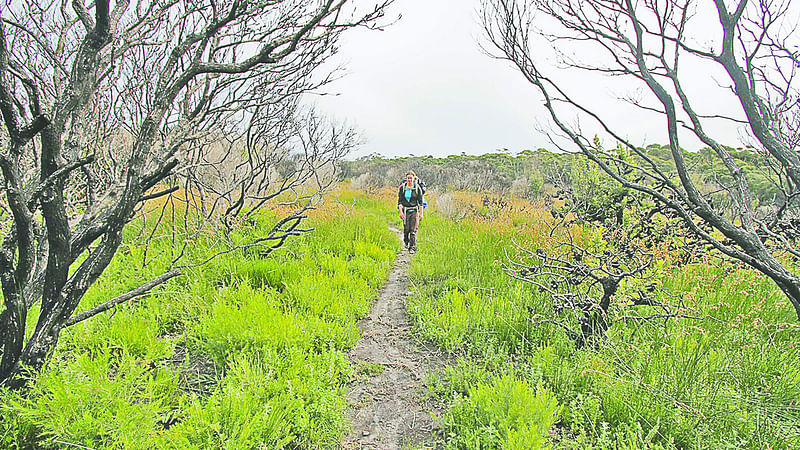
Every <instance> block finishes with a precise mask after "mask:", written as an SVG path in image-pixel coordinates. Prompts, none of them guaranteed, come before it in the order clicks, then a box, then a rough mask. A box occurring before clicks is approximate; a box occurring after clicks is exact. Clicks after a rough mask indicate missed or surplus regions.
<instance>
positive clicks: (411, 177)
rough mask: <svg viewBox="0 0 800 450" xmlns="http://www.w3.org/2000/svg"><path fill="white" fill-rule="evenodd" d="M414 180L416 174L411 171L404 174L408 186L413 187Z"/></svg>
mask: <svg viewBox="0 0 800 450" xmlns="http://www.w3.org/2000/svg"><path fill="white" fill-rule="evenodd" d="M415 178H417V174H415V173H414V171H413V170H409V171H408V172H407V173H406V183H408V185H409V186H413V185H414V179H415Z"/></svg>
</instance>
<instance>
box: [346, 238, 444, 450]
mask: <svg viewBox="0 0 800 450" xmlns="http://www.w3.org/2000/svg"><path fill="white" fill-rule="evenodd" d="M393 231H395V232H397V233H398V234H399V233H400V232H399V231H398V230H393ZM410 261H411V255H409V253H408V252H407V251H405V250H402V251H401V252H400V253H399V254H398V256H397V259H395V261H394V265H393V267H392V270H391V272H390V273H389V279H388V281H387V282H386V284H385V285H384V286H383V288H382V289H381V291H380V293H379V295H378V299H377V300H376V301H375V303H374V305H373V306H372V310H371V311H370V313H369V315H368V316H367V317H366V318H364V319H363V320H362V321H361V322H360V323H359V327H360V328H361V330H362V331H363V333H364V336H363V337H362V338H361V340H359V341H358V342H357V343H356V345H355V347H354V348H353V350H352V351H351V352H350V360H351V361H353V363H354V364H355V365H356V366H357V367H362V368H364V367H367V368H369V369H368V370H364V372H365V373H366V374H368V375H363V376H360V377H358V378H359V379H358V380H357V381H356V382H355V383H354V385H353V386H351V387H350V390H349V391H348V393H347V397H348V400H349V402H350V408H351V410H350V423H351V425H352V429H351V433H350V435H349V436H347V437H346V438H345V439H344V440H342V443H341V444H342V447H343V448H345V449H402V448H408V447H413V448H430V447H428V446H427V445H426V443H429V442H431V441H432V437H433V432H434V430H435V427H436V424H435V422H434V419H433V416H432V414H434V413H439V412H440V411H439V410H438V408H437V407H436V405H434V404H432V403H431V402H428V401H426V399H425V398H424V397H425V394H424V386H423V381H424V376H425V374H426V373H428V372H429V371H431V370H433V369H436V368H439V367H441V366H442V365H443V364H444V363H443V359H442V358H441V356H440V355H439V354H438V353H437V351H436V350H435V349H433V348H429V347H428V346H426V345H424V344H422V343H420V342H418V341H416V340H414V339H413V338H412V336H411V335H410V328H411V321H410V320H409V318H408V314H407V313H406V299H407V297H408V266H409V262H410ZM365 378H366V379H365Z"/></svg>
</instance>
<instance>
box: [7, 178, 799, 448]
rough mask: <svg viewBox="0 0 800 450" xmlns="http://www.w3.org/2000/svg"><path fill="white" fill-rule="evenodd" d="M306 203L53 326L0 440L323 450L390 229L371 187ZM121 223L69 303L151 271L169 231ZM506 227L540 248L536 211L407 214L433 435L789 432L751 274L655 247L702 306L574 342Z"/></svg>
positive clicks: (768, 291)
mask: <svg viewBox="0 0 800 450" xmlns="http://www.w3.org/2000/svg"><path fill="white" fill-rule="evenodd" d="M326 201H328V202H334V203H329V204H328V205H327V206H326V208H325V211H324V212H323V213H322V214H320V215H318V216H316V217H314V218H312V219H310V221H309V224H310V225H312V226H313V227H315V228H316V231H315V232H314V233H312V234H310V235H308V236H304V237H300V238H296V239H293V240H291V241H289V243H288V244H287V245H286V247H285V248H282V249H281V250H279V251H276V252H275V253H273V254H272V255H270V256H269V257H268V258H262V257H260V256H259V250H260V249H257V248H254V249H250V250H248V251H239V252H232V253H224V254H222V255H220V256H218V257H217V258H215V259H213V260H212V261H211V262H210V263H208V264H206V265H202V266H198V267H194V268H191V269H188V272H187V275H186V276H184V277H180V278H177V279H173V280H171V281H170V282H168V283H167V284H166V285H165V286H163V287H162V288H160V289H159V290H158V291H157V292H156V293H155V295H152V296H149V297H146V298H142V299H137V300H134V301H132V302H131V303H129V304H125V305H122V306H120V307H118V308H117V309H116V310H115V311H113V312H108V313H106V314H102V315H100V316H97V317H95V318H92V319H90V320H88V321H86V322H83V323H80V324H78V325H76V326H74V327H71V328H69V329H67V330H65V331H64V332H63V333H62V335H61V339H60V342H59V344H58V347H57V348H56V350H55V353H54V355H53V357H52V359H51V360H50V362H49V363H48V364H47V365H46V367H45V368H44V369H43V371H42V372H41V374H39V376H38V377H37V378H36V379H35V381H33V382H32V384H31V389H30V390H29V391H26V392H0V448H31V447H39V448H63V447H68V446H74V445H80V446H85V447H91V448H130V449H139V448H176V449H177V448H258V447H261V448H320V447H322V448H329V447H336V446H337V444H338V442H339V439H340V438H341V436H342V435H343V434H344V433H345V432H346V430H347V427H348V424H347V423H346V420H345V416H346V414H345V411H346V407H347V405H346V401H345V399H344V389H345V385H346V383H347V382H348V381H350V380H354V379H355V380H358V379H361V378H363V377H366V376H370V375H375V374H378V373H380V372H381V371H382V370H383V366H379V365H371V364H359V365H355V366H353V365H352V364H351V363H350V362H349V361H348V359H347V357H346V353H347V351H348V350H349V349H350V348H351V347H352V346H353V345H354V343H355V342H356V341H357V340H358V339H359V337H360V332H359V330H358V328H357V326H356V322H357V320H358V319H359V318H361V317H363V316H364V315H365V314H366V313H367V312H368V310H369V308H370V302H371V299H372V298H374V296H375V293H376V292H377V290H378V288H379V287H380V286H381V285H382V284H383V283H384V281H385V278H386V275H387V271H388V269H389V265H390V263H391V261H392V259H393V258H394V255H395V253H396V251H397V250H398V247H399V243H398V241H397V239H396V236H395V235H394V234H393V233H392V232H391V231H389V230H388V229H387V226H386V225H387V223H388V222H389V221H392V220H395V221H396V220H397V219H396V218H395V214H396V212H395V210H394V209H393V208H392V205H391V203H389V202H386V201H384V200H381V199H379V198H370V197H364V196H360V195H355V194H353V193H348V192H345V193H340V194H338V198H337V197H329V198H327V199H326ZM351 206H352V207H351ZM271 220H272V218H271V217H269V216H268V215H265V216H259V217H258V218H256V220H255V221H253V222H252V223H250V224H249V225H248V226H245V227H243V228H241V229H238V230H237V231H236V232H235V233H234V234H233V235H232V236H229V237H228V238H229V239H231V240H232V241H233V242H243V241H245V240H246V239H247V238H248V237H249V236H252V235H253V234H254V233H256V232H257V231H258V229H260V228H263V227H265V226H269V224H270V223H271ZM139 234H140V233H139V230H136V229H135V228H132V229H131V230H129V231H128V235H127V238H126V246H125V248H124V249H123V251H121V252H120V254H119V255H117V258H116V259H115V260H114V262H113V263H112V265H111V266H110V267H109V269H108V271H107V272H106V273H105V274H104V275H103V277H102V278H101V279H100V280H99V281H98V283H96V285H95V286H93V287H92V289H91V290H90V292H89V293H88V294H87V295H86V297H85V298H84V299H83V301H82V303H81V305H80V307H79V310H82V309H86V308H90V307H92V306H93V305H96V304H98V303H101V302H102V301H104V300H106V299H108V298H111V297H113V296H115V295H118V294H119V293H121V292H124V291H126V290H127V289H130V288H132V287H134V286H137V285H139V284H141V283H142V282H144V281H146V280H148V279H151V278H152V277H154V276H156V275H158V274H160V273H161V272H163V270H164V269H165V268H166V267H168V265H169V262H170V261H171V260H172V258H173V257H174V256H175V252H176V251H180V250H181V245H180V242H179V241H180V239H179V240H178V241H174V240H173V239H172V237H171V236H165V237H163V238H159V239H156V240H155V241H153V242H151V244H150V245H149V246H148V247H147V248H145V247H144V246H142V245H141V244H140V242H139V241H137V240H136V236H138V235H139ZM589 238H590V239H591V238H592V236H589ZM222 239H223V237H222V236H220V235H218V234H216V233H214V232H213V230H212V231H208V232H204V233H201V234H199V235H197V236H196V237H194V238H192V239H191V241H190V242H189V244H190V245H188V246H187V247H186V251H187V252H188V254H187V256H186V258H185V261H186V262H191V261H201V260H204V259H206V258H208V257H209V256H211V255H213V254H215V253H217V252H219V251H221V250H224V249H225V248H226V247H225V246H224V245H223V241H222ZM176 242H178V245H177V246H176ZM514 243H516V244H519V245H522V246H526V247H530V248H537V247H547V246H548V245H549V240H548V238H547V236H546V233H545V232H544V228H543V227H542V226H541V223H540V220H539V219H538V216H536V214H534V213H531V212H530V211H529V212H528V213H525V214H516V215H512V217H502V216H499V217H488V216H487V217H484V218H481V217H477V218H474V219H467V220H463V221H460V222H453V221H452V220H449V219H446V218H443V217H440V216H438V215H436V214H435V213H433V211H431V213H426V215H425V221H424V222H423V223H422V225H421V227H420V233H419V252H418V253H417V254H416V256H415V257H414V260H413V263H412V265H411V286H412V289H413V294H412V296H411V298H410V300H409V304H408V308H409V311H410V313H411V315H412V317H413V320H414V327H415V332H416V333H418V334H419V335H420V336H421V337H422V338H424V339H427V340H430V341H433V342H434V343H436V344H437V345H439V346H440V347H441V348H442V349H444V350H446V351H447V352H450V353H451V354H452V355H453V360H454V361H455V362H454V363H453V364H451V365H449V366H447V367H445V368H444V369H442V370H440V371H437V372H435V373H432V374H430V376H429V379H428V382H427V386H428V391H429V394H430V395H432V396H435V397H437V398H438V399H439V400H441V401H444V402H445V403H446V404H447V405H448V407H447V410H446V411H445V412H444V413H443V414H442V416H441V417H440V422H441V426H442V427H441V430H442V431H441V434H440V435H439V436H438V439H439V444H440V445H441V446H442V447H446V448H454V449H455V448H458V449H490V448H504V449H513V448H574V449H584V448H612V449H644V448H689V449H706V448H708V449H717V448H754V449H755V448H794V447H798V446H800V404H798V402H800V347H798V345H797V342H798V341H799V339H798V338H800V327H798V326H797V324H796V323H795V322H796V320H795V318H794V317H793V312H792V309H791V307H790V305H789V304H788V302H787V301H786V299H785V298H784V297H783V296H782V295H781V293H780V292H779V291H778V290H777V289H776V288H775V286H774V285H773V284H772V283H771V282H770V281H769V280H767V279H765V278H764V277H762V276H760V275H758V274H756V273H755V272H753V271H752V270H747V269H742V268H737V267H734V266H733V265H732V264H730V263H726V262H720V261H717V260H698V261H695V262H694V263H692V264H690V265H687V266H682V267H679V266H677V265H674V264H672V263H671V262H670V261H669V260H663V261H660V262H659V266H658V270H656V271H655V273H654V275H655V276H656V277H657V278H658V282H659V283H660V284H661V285H663V286H664V288H665V289H666V290H667V291H669V292H672V293H673V294H675V295H678V296H680V297H681V298H682V299H683V301H684V303H685V304H686V305H687V306H688V307H689V308H690V312H691V313H692V314H693V315H696V316H699V317H709V316H713V317H714V318H715V319H713V320H712V319H709V318H705V319H698V320H688V319H687V320H669V321H660V322H654V323H651V324H648V325H644V326H640V325H639V324H638V323H636V322H634V321H617V322H615V323H614V325H613V326H612V327H611V328H610V329H609V330H608V334H607V337H606V339H604V340H603V341H602V342H601V344H600V345H598V346H597V347H592V346H587V347H584V348H581V349H578V348H576V347H575V345H574V343H573V341H572V340H571V339H569V338H568V337H567V336H566V335H565V333H564V331H563V330H561V329H560V328H558V327H555V326H552V325H547V324H539V325H537V324H534V322H533V321H532V320H531V318H532V317H535V316H537V315H539V316H542V317H547V316H548V315H550V314H551V311H552V305H551V302H550V299H549V298H547V297H546V296H544V295H542V294H540V293H538V292H536V291H535V290H533V289H532V288H531V287H530V286H529V285H525V284H522V283H520V282H517V281H514V280H513V279H511V278H510V277H508V276H507V275H506V274H505V273H504V271H503V270H502V264H503V262H504V261H505V260H506V250H507V249H508V250H509V252H510V253H511V254H513V253H514V250H513V246H514ZM145 252H146V254H147V257H148V259H149V264H147V265H144V266H142V264H141V261H142V258H143V256H144V254H145ZM615 314H616V313H615ZM35 319H36V311H35V308H34V310H33V311H32V313H31V315H30V318H29V320H30V321H35Z"/></svg>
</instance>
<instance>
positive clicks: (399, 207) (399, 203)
mask: <svg viewBox="0 0 800 450" xmlns="http://www.w3.org/2000/svg"><path fill="white" fill-rule="evenodd" d="M402 198H403V196H402V194H401V193H400V189H399V188H398V189H397V212H398V213H400V220H403V204H402V203H401V199H402Z"/></svg>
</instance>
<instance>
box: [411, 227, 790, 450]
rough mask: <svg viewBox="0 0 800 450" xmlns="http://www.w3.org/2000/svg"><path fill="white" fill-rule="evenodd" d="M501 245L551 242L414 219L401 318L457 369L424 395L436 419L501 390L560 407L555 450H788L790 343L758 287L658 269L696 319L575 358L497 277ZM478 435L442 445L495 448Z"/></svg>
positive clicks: (536, 230) (721, 274) (785, 325)
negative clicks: (543, 393)
mask: <svg viewBox="0 0 800 450" xmlns="http://www.w3.org/2000/svg"><path fill="white" fill-rule="evenodd" d="M584 232H588V231H584ZM585 238H586V239H598V237H597V236H595V235H589V236H585ZM512 239H513V242H515V243H517V244H519V245H521V246H524V247H527V248H531V249H536V248H547V245H548V242H549V241H548V237H547V235H546V233H545V229H544V227H541V226H539V225H537V223H536V221H535V220H519V221H517V220H507V221H505V222H493V223H486V222H485V221H482V220H478V219H475V220H464V221H460V222H458V223H455V222H452V221H450V220H447V219H443V218H440V217H436V216H435V215H433V214H430V215H428V216H426V228H425V230H424V233H421V234H420V252H419V253H418V254H417V256H416V259H415V261H414V262H413V264H412V271H411V273H412V283H413V284H414V286H416V290H415V292H414V294H413V296H412V298H411V299H410V303H409V309H410V312H411V314H412V316H413V318H414V323H415V326H416V327H417V329H418V330H419V332H420V333H421V334H422V335H423V336H425V337H427V338H429V339H432V340H433V341H434V342H436V343H437V344H439V345H441V346H442V347H444V348H446V349H447V350H449V351H450V352H453V353H454V354H456V355H459V356H460V357H461V361H462V362H461V363H460V365H459V367H460V368H458V369H448V370H445V371H444V372H443V373H442V374H439V375H437V376H434V377H432V378H431V381H430V382H429V388H430V392H431V394H432V395H435V396H436V397H438V398H441V399H443V400H446V401H449V402H450V404H451V408H450V410H449V412H447V413H446V415H445V417H448V418H452V417H454V416H452V413H453V411H454V408H456V410H457V411H459V415H458V417H462V416H463V417H473V416H470V415H466V416H465V415H463V414H462V412H463V411H466V410H469V411H472V410H473V409H474V408H473V409H469V408H466V407H465V406H464V402H466V401H467V400H465V399H468V398H469V392H470V389H473V388H474V387H475V386H477V385H487V384H488V385H491V384H492V383H493V382H492V381H491V380H493V379H494V378H493V377H502V376H511V377H513V378H514V379H518V380H521V381H524V382H526V383H527V384H528V385H529V386H540V385H541V386H543V387H544V388H545V389H547V390H549V391H550V392H552V393H553V394H554V396H555V398H556V399H557V400H558V403H559V404H560V405H562V409H561V412H560V415H559V417H558V418H557V420H556V423H555V426H554V427H553V428H552V429H551V430H550V436H551V438H550V439H551V443H552V445H555V446H557V447H559V448H576V449H577V448H626V449H627V448H691V449H700V448H766V447H771V448H793V447H796V446H798V445H800V408H798V407H797V405H796V402H797V399H798V398H800V372H799V370H800V369H798V368H800V350H798V347H797V346H796V342H797V339H798V338H800V329H799V328H798V327H797V326H795V325H793V323H794V318H793V310H792V308H791V306H790V305H789V304H788V303H787V300H786V299H785V297H784V296H783V295H782V293H781V292H780V291H779V290H778V289H777V288H775V286H774V285H773V284H772V283H771V281H770V280H768V279H766V278H764V277H763V276H761V275H759V274H758V273H756V272H755V271H753V270H749V269H743V268H738V267H736V266H734V265H733V264H732V263H729V262H726V261H721V260H717V259H711V258H709V259H701V260H695V261H694V262H691V263H690V264H687V265H681V264H676V263H675V262H674V261H671V260H670V257H669V255H668V254H667V255H661V256H660V260H659V261H658V263H657V265H656V268H655V269H654V270H653V273H652V275H653V277H654V278H653V280H652V281H653V282H657V283H658V284H659V285H661V286H663V287H664V289H665V290H666V291H667V292H671V293H672V294H673V295H675V296H676V297H677V296H679V297H680V298H682V300H683V302H684V304H685V305H686V306H687V308H688V310H687V313H688V314H689V315H691V316H696V317H699V319H680V320H675V319H671V320H666V321H664V320H659V321H654V322H649V323H642V322H641V321H638V320H630V319H628V320H615V321H614V324H613V325H612V326H611V328H610V329H609V330H608V333H607V337H606V338H605V339H604V340H602V341H601V342H600V345H598V346H597V347H596V348H594V347H591V346H588V347H585V348H581V349H576V348H575V346H574V344H573V343H572V342H571V341H570V339H569V338H568V337H567V336H566V335H565V333H564V331H563V330H562V329H561V328H559V327H557V326H555V325H551V324H547V323H540V324H538V325H537V324H534V322H537V319H539V318H542V317H543V315H544V314H546V313H547V311H548V308H549V306H548V305H549V302H550V299H549V298H547V297H544V296H542V295H541V294H539V293H537V292H536V291H535V290H533V289H529V288H527V287H525V286H522V285H521V283H519V282H517V281H516V280H514V279H512V278H510V277H508V276H506V275H505V274H504V273H503V271H502V269H501V264H502V261H504V260H505V255H504V249H506V248H513V246H514V244H513V243H512ZM660 295H666V294H660ZM662 300H664V301H668V302H675V301H676V300H675V298H673V297H669V296H666V297H663V298H662ZM545 317H546V316H545ZM456 405H458V406H456ZM491 416H497V417H498V419H497V420H501V419H499V417H501V414H500V413H499V412H496V413H494V414H491ZM448 420H450V419H448ZM470 420H472V419H470ZM457 423H463V424H466V423H468V421H467V419H466V418H464V419H463V420H461V419H459V421H458V422H457ZM469 423H477V422H469ZM477 427H478V425H474V426H473V425H464V426H456V423H455V422H454V423H453V426H452V427H450V428H449V429H448V430H449V431H448V432H449V433H450V436H449V437H448V439H454V440H459V439H460V441H459V442H467V441H469V440H470V439H478V442H483V441H481V439H486V442H489V440H491V439H500V438H499V437H498V435H497V433H495V434H492V432H485V433H479V432H478V431H477ZM476 433H477V434H476ZM476 436H477V437H476ZM490 436H491V437H490ZM492 442H497V441H492ZM460 445H462V446H467V445H468V444H460ZM487 445H488V444H487ZM492 445H496V444H492ZM475 447H477V446H475Z"/></svg>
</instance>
